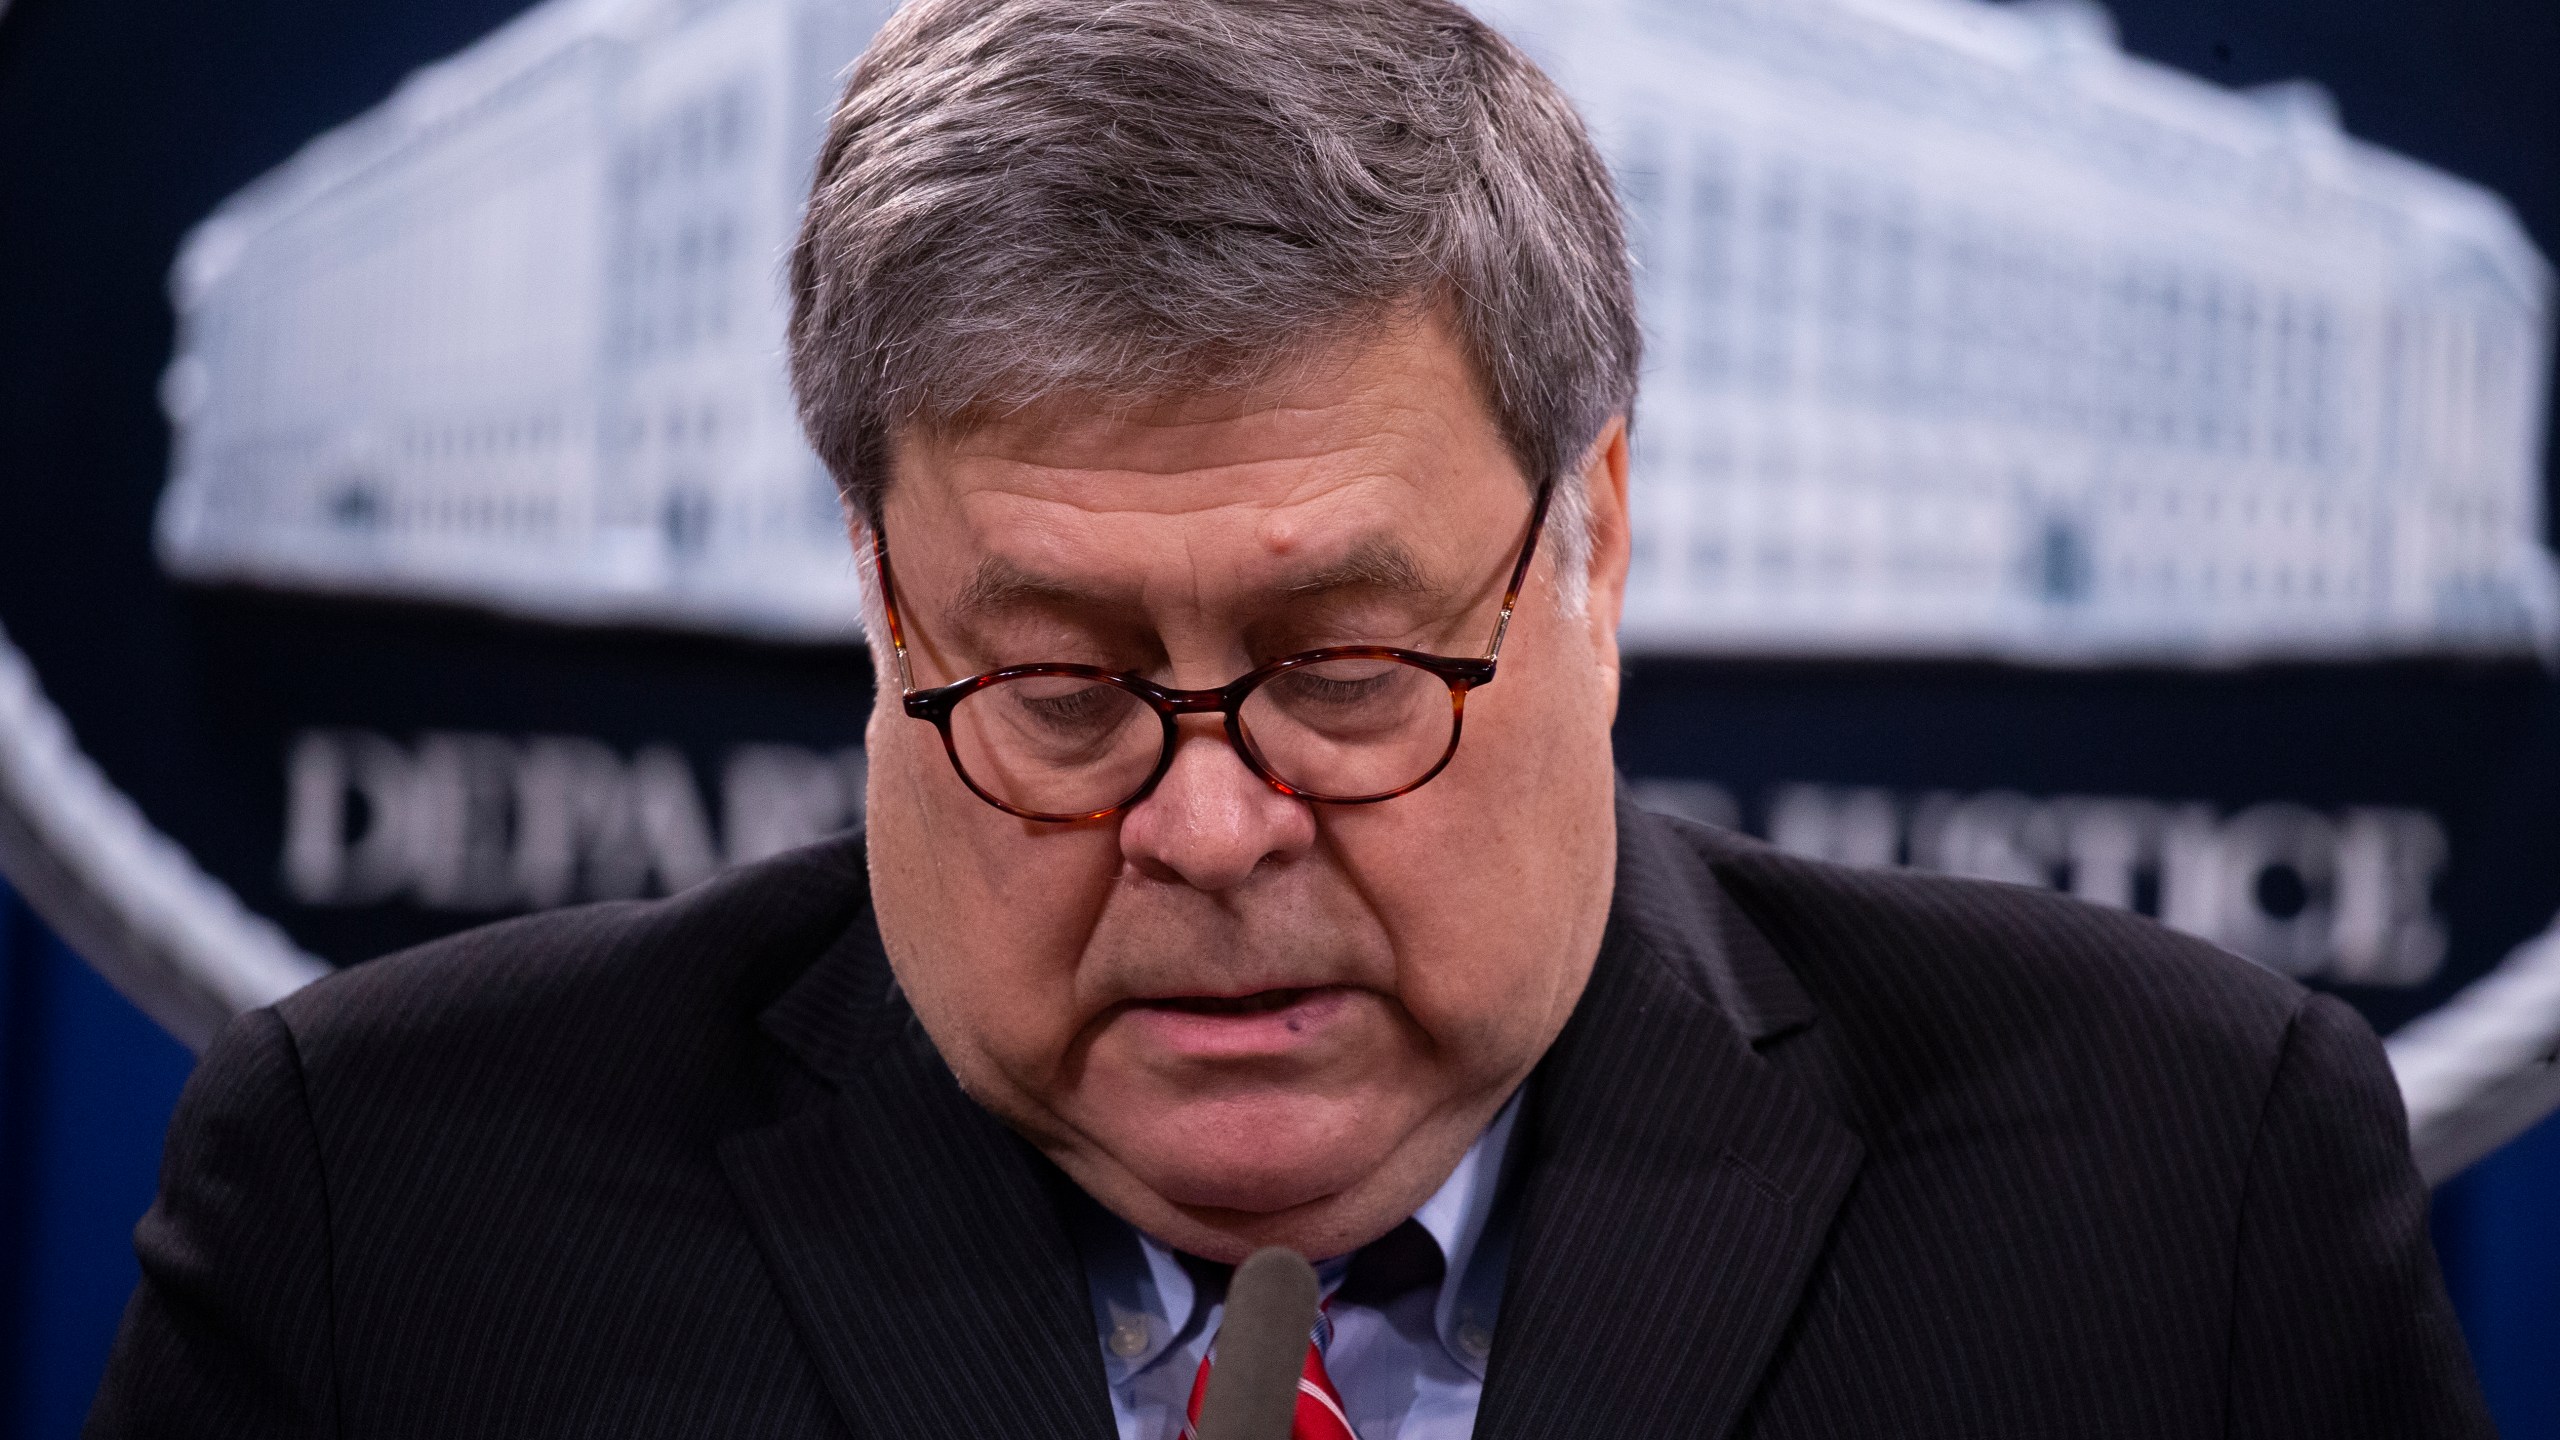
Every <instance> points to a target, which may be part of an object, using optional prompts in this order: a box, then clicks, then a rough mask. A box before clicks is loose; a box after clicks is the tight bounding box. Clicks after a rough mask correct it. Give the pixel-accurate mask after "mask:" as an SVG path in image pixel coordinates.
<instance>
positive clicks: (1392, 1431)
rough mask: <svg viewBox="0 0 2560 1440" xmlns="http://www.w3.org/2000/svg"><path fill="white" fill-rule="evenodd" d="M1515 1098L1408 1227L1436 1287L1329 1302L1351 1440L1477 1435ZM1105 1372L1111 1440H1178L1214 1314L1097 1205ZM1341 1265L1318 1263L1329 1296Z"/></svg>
mask: <svg viewBox="0 0 2560 1440" xmlns="http://www.w3.org/2000/svg"><path fill="white" fill-rule="evenodd" d="M1519 1111H1520V1096H1519V1095H1518V1094H1514V1095H1513V1096H1512V1097H1511V1099H1510V1100H1509V1101H1508V1102H1507V1103H1505V1104H1504V1105H1503V1107H1502V1110H1501V1112H1500V1113H1499V1114H1497V1115H1495V1116H1494V1118H1493V1123H1492V1124H1490V1125H1487V1126H1486V1127H1485V1131H1484V1134H1482V1135H1480V1136H1478V1137H1477V1138H1476V1143H1475V1144H1474V1145H1473V1146H1472V1147H1470V1148H1469V1149H1468V1151H1467V1153H1466V1155H1465V1157H1464V1158H1462V1159H1461V1160H1459V1161H1458V1168H1457V1169H1455V1170H1453V1171H1451V1172H1450V1174H1449V1178H1448V1180H1447V1182H1446V1183H1444V1184H1442V1185H1441V1187H1440V1189H1439V1191H1438V1192H1437V1193H1436V1194H1434V1195H1433V1196H1432V1197H1431V1198H1430V1199H1429V1200H1427V1201H1424V1202H1423V1205H1422V1208H1421V1209H1419V1210H1417V1211H1415V1212H1414V1214H1413V1218H1414V1221H1415V1222H1416V1223H1417V1224H1419V1225H1420V1226H1421V1227H1422V1228H1423V1230H1424V1231H1425V1232H1426V1233H1428V1234H1429V1235H1430V1237H1431V1238H1432V1240H1433V1241H1435V1242H1437V1243H1438V1245H1439V1247H1440V1255H1441V1259H1442V1261H1443V1262H1444V1264H1445V1267H1446V1268H1445V1269H1444V1271H1443V1272H1442V1275H1441V1280H1440V1284H1439V1287H1438V1288H1437V1289H1436V1290H1435V1289H1433V1288H1432V1287H1430V1286H1421V1287H1417V1288H1415V1289H1413V1290H1411V1291H1409V1292H1407V1293H1406V1294H1404V1295H1402V1296H1399V1297H1397V1298H1395V1299H1394V1300H1392V1301H1390V1302H1388V1303H1387V1304H1386V1305H1385V1307H1384V1308H1378V1307H1373V1306H1370V1305H1364V1304H1351V1303H1337V1304H1335V1305H1334V1306H1333V1308H1332V1311H1331V1314H1332V1316H1333V1340H1332V1343H1331V1344H1330V1345H1329V1346H1328V1347H1327V1348H1326V1350H1325V1370H1326V1373H1328V1374H1330V1375H1331V1376H1332V1377H1333V1383H1334V1388H1335V1389H1337V1390H1339V1391H1341V1392H1342V1405H1343V1409H1344V1410H1345V1411H1346V1412H1347V1413H1348V1414H1349V1416H1350V1419H1351V1428H1352V1429H1353V1430H1354V1431H1355V1432H1356V1433H1357V1434H1358V1435H1359V1437H1360V1440H1464V1437H1465V1436H1466V1435H1468V1434H1469V1433H1470V1432H1472V1431H1473V1430H1474V1429H1475V1423H1476V1401H1477V1400H1478V1399H1479V1398H1480V1397H1481V1396H1482V1395H1483V1393H1484V1368H1485V1360H1486V1357H1488V1356H1490V1355H1491V1354H1492V1353H1493V1336H1494V1323H1495V1319H1496V1314H1497V1312H1498V1310H1499V1309H1500V1307H1501V1304H1502V1272H1503V1268H1504V1265H1505V1262H1506V1261H1507V1260H1508V1259H1509V1254H1510V1239H1511V1236H1510V1228H1511V1227H1510V1223H1509V1222H1510V1217H1509V1214H1508V1213H1507V1212H1508V1210H1509V1208H1510V1207H1509V1206H1507V1205H1505V1204H1502V1203H1501V1202H1502V1200H1503V1198H1504V1191H1505V1188H1506V1187H1505V1186H1504V1185H1503V1184H1502V1173H1503V1160H1504V1157H1505V1156H1506V1155H1507V1154H1508V1152H1509V1150H1510V1144H1511V1129H1512V1124H1513V1122H1514V1121H1515V1120H1516V1119H1517V1118H1518V1116H1519ZM1076 1242H1077V1248H1078V1250H1079V1251H1080V1253H1081V1254H1082V1256H1083V1259H1084V1268H1085V1281H1086V1289H1087V1292H1088V1293H1089V1294H1090V1295H1091V1296H1092V1299H1093V1320H1094V1325H1095V1328H1096V1329H1097V1330H1098V1331H1099V1332H1100V1336H1101V1345H1102V1366H1103V1373H1104V1374H1105V1375H1106V1376H1107V1377H1108V1378H1109V1380H1110V1383H1111V1413H1112V1415H1113V1417H1114V1418H1115V1419H1116V1420H1118V1422H1119V1425H1120V1440H1175V1437H1176V1436H1179V1435H1180V1434H1181V1433H1182V1421H1183V1411H1184V1409H1185V1407H1186V1406H1187V1405H1188V1404H1189V1402H1190V1399H1191V1381H1192V1377H1193V1376H1194V1375H1196V1374H1197V1373H1198V1372H1199V1369H1200V1356H1201V1355H1202V1353H1203V1352H1204V1351H1206V1350H1207V1348H1208V1345H1209V1341H1210V1339H1211V1337H1213V1336H1215V1335H1216V1334H1217V1331H1218V1320H1219V1317H1220V1313H1221V1311H1222V1310H1223V1308H1224V1306H1223V1304H1222V1303H1221V1297H1220V1296H1219V1295H1218V1294H1217V1293H1215V1291H1214V1290H1205V1291H1204V1290H1203V1289H1202V1287H1200V1286H1199V1285H1198V1284H1197V1283H1195V1282H1194V1280H1193V1278H1192V1273H1191V1271H1190V1270H1189V1269H1187V1268H1185V1266H1184V1264H1183V1262H1182V1260H1181V1259H1180V1258H1178V1257H1177V1256H1176V1255H1175V1254H1174V1253H1173V1252H1172V1251H1171V1250H1168V1249H1166V1248H1165V1247H1164V1246H1163V1245H1161V1244H1159V1243H1157V1241H1156V1240H1155V1239H1154V1238H1153V1237H1152V1236H1148V1235H1145V1234H1142V1233H1140V1232H1139V1231H1137V1230H1136V1229H1134V1228H1132V1227H1130V1226H1129V1225H1128V1224H1126V1223H1124V1222H1122V1221H1121V1220H1119V1219H1117V1218H1116V1217H1113V1216H1111V1215H1109V1214H1107V1213H1104V1212H1102V1211H1101V1210H1100V1209H1099V1207H1096V1208H1095V1210H1094V1212H1093V1213H1092V1214H1091V1215H1090V1216H1088V1217H1087V1219H1086V1223H1085V1224H1083V1225H1082V1226H1080V1227H1079V1233H1078V1234H1077V1237H1076ZM1349 1266H1350V1261H1349V1258H1348V1257H1337V1258H1335V1259H1333V1260H1331V1261H1328V1262H1325V1263H1320V1264H1318V1265H1317V1267H1316V1273H1317V1275H1318V1277H1319V1278H1320V1279H1321V1280H1322V1281H1323V1283H1324V1286H1325V1290H1326V1293H1327V1294H1328V1295H1329V1294H1331V1293H1332V1291H1333V1287H1335V1286H1336V1285H1339V1284H1340V1283H1341V1281H1342V1277H1343V1274H1344V1272H1345V1271H1346V1270H1347V1269H1348V1268H1349Z"/></svg>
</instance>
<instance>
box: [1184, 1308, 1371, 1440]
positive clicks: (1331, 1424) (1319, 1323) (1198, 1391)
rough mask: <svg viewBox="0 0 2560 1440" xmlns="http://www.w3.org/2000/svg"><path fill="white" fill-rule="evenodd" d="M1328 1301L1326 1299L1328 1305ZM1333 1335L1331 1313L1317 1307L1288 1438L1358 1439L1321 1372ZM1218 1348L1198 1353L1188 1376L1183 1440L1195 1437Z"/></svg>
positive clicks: (1330, 1379) (1329, 1378)
mask: <svg viewBox="0 0 2560 1440" xmlns="http://www.w3.org/2000/svg"><path fill="white" fill-rule="evenodd" d="M1331 1303H1332V1302H1331V1301H1327V1302H1326V1304H1327V1305H1328V1306H1330V1305H1331ZM1332 1336H1333V1317H1332V1316H1331V1315H1329V1314H1326V1313H1323V1312H1321V1311H1319V1312H1318V1313H1317V1315H1316V1328H1315V1333H1314V1334H1313V1335H1311V1336H1309V1337H1308V1339H1307V1365H1306V1368H1305V1369H1304V1370H1301V1371H1299V1372H1298V1413H1297V1418H1295V1419H1294V1420H1292V1421H1291V1422H1290V1424H1289V1440H1360V1437H1359V1436H1358V1435H1356V1434H1354V1433H1352V1430H1351V1418H1350V1417H1349V1416H1348V1415H1346V1414H1344V1413H1343V1410H1342V1392H1340V1391H1338V1390H1336V1389H1334V1388H1333V1377H1332V1376H1330V1375H1327V1374H1326V1373H1324V1344H1323V1342H1324V1341H1326V1340H1329V1339H1331V1338H1332ZM1217 1358H1218V1348H1217V1346H1216V1344H1214V1343H1212V1344H1211V1345H1210V1347H1209V1353H1208V1354H1206V1355H1203V1356H1201V1357H1200V1373H1199V1374H1197V1375H1195V1376H1193V1377H1192V1378H1191V1404H1190V1406H1189V1407H1188V1408H1187V1409H1185V1410H1184V1412H1183V1418H1182V1440H1196V1437H1195V1433H1194V1432H1195V1431H1197V1429H1198V1428H1199V1425H1200V1399H1201V1397H1202V1396H1204V1395H1207V1394H1208V1393H1209V1367H1210V1366H1211V1365H1212V1364H1214V1363H1216V1361H1217Z"/></svg>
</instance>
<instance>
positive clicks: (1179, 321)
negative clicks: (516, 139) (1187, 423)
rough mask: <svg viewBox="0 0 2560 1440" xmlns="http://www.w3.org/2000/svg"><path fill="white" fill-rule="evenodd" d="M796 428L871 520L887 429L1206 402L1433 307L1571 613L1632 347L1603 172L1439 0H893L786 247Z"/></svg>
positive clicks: (1536, 89)
mask: <svg viewBox="0 0 2560 1440" xmlns="http://www.w3.org/2000/svg"><path fill="white" fill-rule="evenodd" d="M791 296H792V311H791V377H792V385H793V389H794V390H795V392H796V393H797V395H798V398H799V405H800V416H801V422H802V424H803V425H804V426H805V427H806V429H807V430H808V433H809V438H810V442H811V443H812V444H813V445H814V446H815V447H816V449H817V452H818V455H819V457H820V458H821V459H822V460H824V461H825V462H826V465H827V468H828V470H829V471H830V472H831V473H832V474H833V475H834V476H835V479H836V483H837V485H838V487H839V489H840V490H841V491H842V493H843V496H844V499H845V503H846V506H847V508H848V510H849V511H850V512H851V513H852V514H853V515H854V516H855V517H856V518H858V519H860V520H862V521H865V522H869V521H871V520H874V519H876V517H877V515H878V513H879V511H878V506H879V503H880V500H881V497H882V494H883V491H884V489H885V487H886V485H887V483H888V475H887V461H888V452H889V440H890V437H891V436H892V435H893V434H895V433H896V432H897V431H898V430H899V429H901V428H902V427H906V426H924V427H929V428H965V427H966V426H967V425H968V424H969V423H971V422H972V421H973V420H975V419H977V418H980V417H984V416H987V415H991V414H1000V413H1003V412H1004V411H1007V410H1011V409H1015V408H1018V407H1021V406H1025V405H1031V404H1035V403H1037V402H1039V401H1042V400H1044V399H1049V398H1052V397H1062V396H1079V397H1090V398H1095V399H1099V400H1102V401H1105V402H1122V403H1132V404H1135V403H1144V402H1147V401H1151V400H1161V399H1168V398H1173V397H1177V396H1180V395H1183V394H1188V393H1199V392H1204V391H1215V390H1224V389H1232V388H1236V387H1242V386H1247V385H1251V384H1254V383H1256V382H1258V381H1263V380H1267V379H1269V378H1271V377H1272V376H1274V375H1275V374H1276V373H1277V372H1278V371H1279V370H1280V369H1282V368H1283V367H1285V366H1288V365H1290V364H1293V363H1296V362H1300V361H1303V360H1306V359H1309V358H1311V357H1313V356H1314V355H1316V354H1318V353H1320V352H1323V351H1327V350H1330V349H1331V348H1333V347H1334V346H1336V345H1339V344H1341V343H1344V342H1347V341H1354V340H1356V339H1357V338H1358V336H1359V335H1360V333H1361V332H1362V331H1364V330H1366V329H1371V328H1374V327H1377V326H1380V325H1382V324H1387V323H1391V322H1394V321H1397V320H1399V319H1405V318H1410V317H1415V316H1421V315H1436V316H1439V317H1442V318H1443V319H1444V320H1445V321H1446V323H1447V324H1448V325H1449V327H1450V330H1451V332H1452V333H1453V335H1454V338H1455V339H1456V340H1457V342H1458V344H1459V345H1460V347H1461V348H1462V350H1463V351H1464V353H1465V354H1466V357H1467V359H1468V361H1469V362H1470V364H1471V365H1472V367H1473V369H1474V371H1475V375H1476V378H1477V382H1478V384H1479V385H1480V386H1481V388H1482V391H1483V393H1484V396H1485V399H1486V401H1487V403H1488V405H1489V406H1490V408H1491V411H1492V414H1493V417H1494V419H1495V422H1496V424H1497V425H1498V426H1499V428H1500V430H1501V433H1502V436H1503V439H1504V441H1505V442H1506V444H1507V445H1508V447H1509V449H1510V450H1511V452H1512V454H1513V456H1514V457H1515V458H1516V459H1517V460H1518V462H1519V465H1520V468H1521V471H1522V473H1523V474H1524V475H1526V476H1527V477H1528V479H1529V481H1530V483H1531V484H1532V485H1535V484H1536V483H1538V482H1539V481H1541V480H1544V479H1549V478H1553V479H1555V480H1557V481H1559V482H1560V483H1559V485H1558V488H1557V496H1556V504H1555V506H1554V510H1555V523H1554V524H1553V525H1552V527H1551V528H1552V529H1553V530H1554V531H1555V532H1556V533H1555V536H1554V538H1555V540H1556V542H1557V543H1558V545H1559V548H1560V549H1561V550H1562V551H1563V553H1561V554H1559V555H1558V557H1557V558H1558V560H1559V561H1560V562H1564V567H1565V568H1564V570H1563V573H1564V575H1565V576H1566V577H1567V584H1568V585H1570V586H1573V588H1574V591H1575V598H1578V592H1579V585H1578V584H1577V583H1576V582H1578V581H1579V580H1580V578H1581V575H1582V571H1583V569H1584V565H1583V564H1582V563H1581V562H1582V561H1583V560H1584V559H1585V558H1587V556H1588V553H1589V552H1588V548H1587V547H1588V544H1589V537H1588V534H1587V526H1588V518H1587V517H1588V514H1589V508H1588V497H1587V496H1586V495H1585V494H1584V493H1583V490H1582V487H1581V484H1580V472H1581V467H1582V461H1583V459H1584V457H1585V455H1586V452H1587V451H1588V448H1589V446H1590V445H1591V444H1592V443H1593V441H1594V440H1596V439H1597V438H1598V436H1599V434H1600V431H1601V428H1602V427H1603V426H1604V425H1605V424H1607V422H1608V421H1609V419H1610V418H1611V417H1612V416H1615V415H1619V414H1623V413H1625V412H1626V411H1627V409H1628V407H1629V406H1630V405H1631V404H1632V403H1633V401H1634V398H1635V386H1636V369H1637V363H1638V358H1639V349H1640V346H1641V341H1640V339H1639V336H1638V332H1637V328H1636V316H1635V297H1634V289H1633V285H1632V283H1631V281H1630V278H1629V274H1628V262H1627V254H1626V241H1625V235H1624V229H1623V225H1622V222H1621V220H1620V216H1619V211H1618V204H1617V198H1616V195H1615V193H1614V192H1613V190H1612V188H1611V186H1610V181H1609V173H1608V169H1607V166H1606V165H1605V163H1604V162H1603V161H1602V160H1601V158H1600V155H1599V153H1598V152H1597V151H1596V150H1595V149H1594V148H1593V147H1592V144H1591V141H1590V138H1589V136H1588V135H1586V134H1585V133H1584V131H1583V128H1582V124H1581V121H1580V120H1579V119H1578V118H1577V117H1576V116H1575V114H1574V112H1573V108H1572V106H1571V104H1570V103H1569V102H1568V101H1567V100H1566V99H1565V97H1564V95H1563V93H1562V92H1561V91H1559V90H1558V89H1557V88H1556V87H1555V84H1554V83H1553V82H1552V81H1550V80H1549V79H1548V78H1547V77H1546V76H1545V75H1544V74H1542V73H1540V71H1539V70H1538V69H1537V67H1536V66H1535V65H1533V64H1531V63H1530V61H1529V60H1528V58H1527V57H1526V56H1524V55H1522V54H1521V53H1520V52H1519V50H1517V49H1516V48H1514V47H1513V46H1512V45H1511V43H1510V42H1509V41H1507V40H1505V39H1504V38H1502V37H1501V36H1500V35H1498V34H1496V33H1495V32H1494V31H1493V30H1491V29H1490V28H1488V27H1487V26H1486V25H1484V24H1483V23H1482V22H1481V21H1479V20H1477V19H1476V18H1475V17H1474V16H1472V15H1470V14H1468V13H1467V12H1466V11H1465V10H1463V9H1461V8H1459V7H1458V6H1457V5H1455V4H1452V3H1448V0H915V3H912V4H910V5H908V6H907V7H906V8H904V9H903V10H901V11H899V12H898V14H897V15H895V16H894V17H893V18H892V19H891V20H890V21H889V23H888V25H887V26H886V27H884V28H883V29H882V30H881V32H880V35H879V38H878V39H877V40H875V41H874V42H873V43H872V45H871V48H870V49H869V50H868V51H867V52H866V53H865V54H864V55H863V57H862V59H861V61H860V63H859V64H857V65H856V66H855V68H854V71H853V75H852V79H851V81H850V82H849V83H848V85H847V86H846V89H845V93H844V98H843V100H842V102H841V103H840V104H839V105H838V106H837V108H836V111H835V115H834V117H833V119H832V121H831V122H830V124H829V126H828V132H827V138H826V144H825V147H824V149H823V150H822V151H821V153H820V156H819V160H818V169H817V178H816V186H815V189H814V192H813V193H812V195H811V197H810V202H809V209H808V214H807V217H806V219H805V221H804V222H803V224H802V227H801V231H800V238H799V242H798V244H797V246H796V247H795V248H794V250H793V252H792V257H791Z"/></svg>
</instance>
